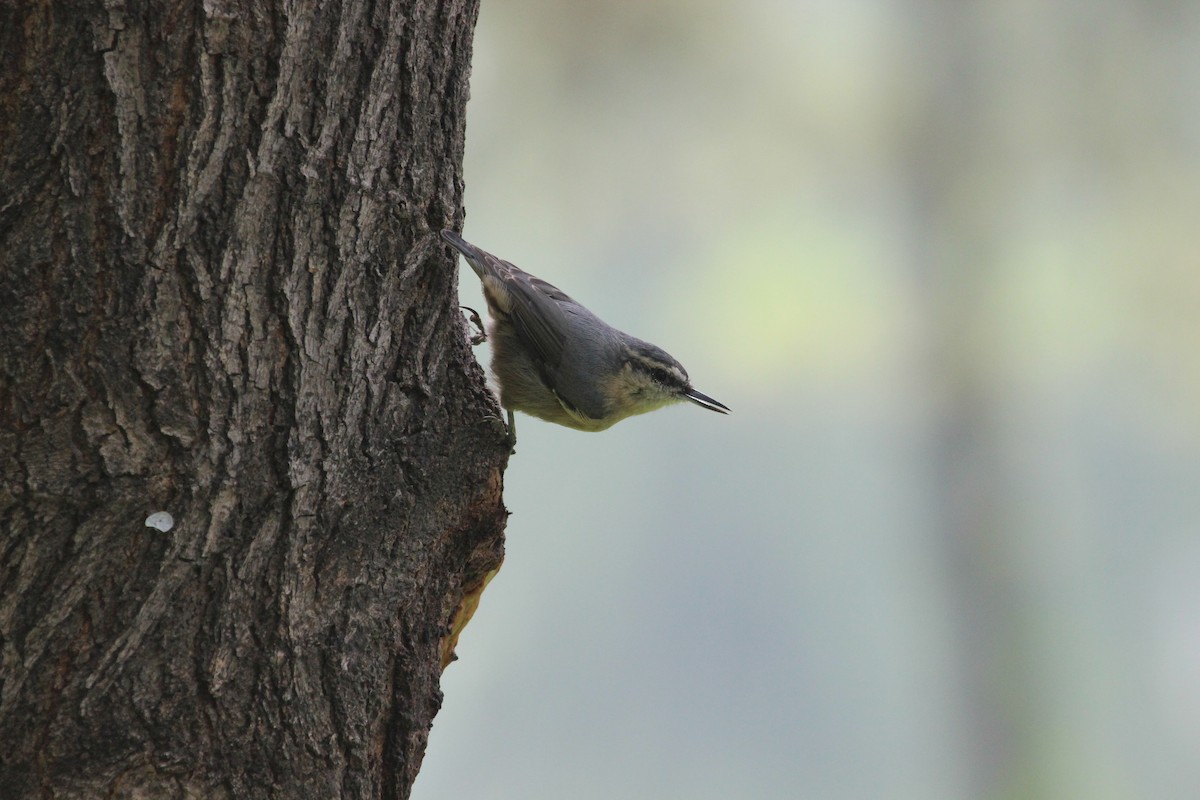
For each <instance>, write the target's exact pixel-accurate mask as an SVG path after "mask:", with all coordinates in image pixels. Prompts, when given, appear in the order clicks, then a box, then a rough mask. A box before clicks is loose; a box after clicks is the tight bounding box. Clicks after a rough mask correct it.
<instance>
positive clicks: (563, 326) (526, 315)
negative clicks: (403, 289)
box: [442, 230, 729, 445]
mask: <svg viewBox="0 0 1200 800" xmlns="http://www.w3.org/2000/svg"><path fill="white" fill-rule="evenodd" d="M442 238H443V239H445V240H446V241H447V242H448V243H449V244H450V245H452V246H453V247H454V249H455V250H457V251H458V252H459V253H461V254H462V255H463V258H465V259H466V262H467V263H468V264H469V265H470V266H471V269H472V270H474V271H475V274H476V275H478V276H479V280H480V282H481V283H482V284H483V296H484V299H485V300H486V301H487V306H488V312H489V313H488V315H489V317H490V318H491V319H490V323H489V325H488V329H487V333H486V338H487V339H488V340H490V341H491V344H492V374H493V375H494V376H495V378H496V383H497V385H498V386H499V389H500V404H501V405H502V406H504V408H505V410H506V411H507V412H508V431H509V433H508V437H509V440H510V443H511V444H514V445H515V443H516V423H515V420H514V418H513V412H514V411H520V412H523V413H525V414H528V415H530V416H533V417H537V418H539V419H542V420H545V421H547V422H553V423H556V424H558V425H564V426H566V427H568V428H574V429H575V430H580V431H603V430H607V429H608V428H611V427H612V426H613V425H615V424H616V423H618V422H620V421H621V420H623V419H626V418H627V417H631V416H634V415H636V414H644V413H646V412H648V411H654V410H655V409H659V408H662V407H663V406H667V405H671V404H673V403H679V402H692V403H695V404H696V405H698V406H700V407H701V408H707V409H708V410H710V411H716V412H718V413H720V414H728V413H729V407H728V406H726V405H724V404H722V403H719V402H717V401H716V400H714V399H713V398H711V397H709V396H708V395H706V394H704V393H702V392H700V391H699V390H697V389H696V388H695V387H693V386H692V382H691V379H690V378H689V377H688V374H687V370H685V369H684V368H683V365H682V364H680V363H679V362H678V361H676V360H675V359H674V358H673V357H672V356H671V355H670V354H668V353H667V352H666V351H665V350H663V349H662V348H661V347H658V346H657V345H653V344H651V343H650V342H646V341H642V340H641V339H638V338H636V337H634V336H630V335H629V334H627V333H624V332H622V331H619V330H617V329H616V328H614V327H612V326H611V325H609V324H608V323H606V322H604V321H603V320H601V319H600V318H599V317H597V316H596V315H595V314H593V313H592V312H591V311H589V310H588V309H587V308H585V307H584V306H583V305H581V304H580V303H579V302H578V301H576V300H574V299H572V298H571V297H570V296H568V295H567V294H566V293H565V292H563V291H562V290H560V289H558V288H557V287H555V286H553V285H551V284H549V283H547V282H546V281H544V280H542V279H541V278H537V277H534V276H533V275H530V274H529V273H528V272H525V271H524V270H521V269H518V268H517V267H516V266H514V265H513V264H511V263H509V262H508V261H504V260H503V259H500V258H497V257H496V256H494V255H492V254H491V253H488V252H487V251H485V250H482V249H480V248H478V247H476V246H475V245H473V244H471V243H470V242H468V241H466V240H465V239H463V238H462V237H461V236H459V235H458V234H457V233H455V232H454V231H452V230H443V231H442ZM477 318H478V315H476V319H477Z"/></svg>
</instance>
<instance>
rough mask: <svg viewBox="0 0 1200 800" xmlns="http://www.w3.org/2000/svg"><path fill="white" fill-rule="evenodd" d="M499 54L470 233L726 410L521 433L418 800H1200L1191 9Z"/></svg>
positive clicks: (809, 25) (558, 36) (576, 34)
mask: <svg viewBox="0 0 1200 800" xmlns="http://www.w3.org/2000/svg"><path fill="white" fill-rule="evenodd" d="M475 41H476V49H475V55H474V75H473V78H472V99H471V102H470V105H469V107H468V108H469V115H468V130H467V141H468V152H467V159H466V186H467V195H466V205H467V221H466V229H465V233H466V237H467V238H468V239H469V240H471V241H473V242H475V243H477V244H479V245H480V246H482V247H484V248H485V249H487V250H490V251H492V252H494V253H496V254H497V255H499V256H501V257H503V258H507V259H509V260H511V261H513V262H515V263H516V264H517V265H518V266H520V267H523V268H525V269H527V270H528V271H530V272H532V273H534V274H536V275H538V276H540V277H543V278H546V279H547V280H549V281H551V282H552V283H554V284H556V285H558V286H559V287H560V288H562V289H563V290H564V291H566V292H568V293H569V294H571V295H573V296H575V297H576V298H578V299H580V300H581V301H582V302H584V303H585V304H586V305H588V306H590V307H591V308H592V309H593V310H594V311H596V312H597V313H598V314H599V315H600V316H601V317H603V318H604V319H605V320H606V321H608V322H609V323H611V324H613V325H616V326H617V327H619V328H622V329H624V330H626V331H628V332H630V333H633V334H634V335H637V336H640V337H641V338H644V339H648V340H650V341H652V342H655V343H657V344H659V345H661V346H662V347H664V348H665V349H666V350H668V351H669V352H670V353H672V354H673V355H674V356H675V357H676V358H678V359H679V360H680V361H681V362H683V364H684V365H685V366H686V367H687V369H688V371H689V372H690V373H691V375H692V378H693V379H694V381H695V383H696V386H697V387H698V388H699V389H701V390H702V391H704V392H706V393H708V394H710V395H712V396H713V397H715V398H717V399H718V400H721V401H722V402H724V403H726V404H727V405H729V406H730V407H731V408H732V409H733V414H732V415H730V416H727V417H722V416H719V415H716V414H712V413H710V412H707V411H704V410H702V409H700V408H698V407H695V406H687V407H684V406H679V407H673V408H669V409H666V410H663V411H658V412H655V413H654V414H651V415H647V416H642V417H637V418H634V419H631V420H628V421H626V422H622V423H621V424H619V425H618V426H616V427H615V428H613V429H611V430H610V431H608V432H605V433H603V434H585V433H579V432H575V431H572V430H568V429H566V428H559V427H554V426H551V425H547V424H545V423H542V422H540V421H538V420H534V419H531V418H529V417H520V416H519V417H518V427H519V428H520V443H519V446H518V449H517V454H516V455H515V456H514V458H513V460H512V462H511V463H510V466H509V469H508V472H507V474H506V492H505V496H506V501H507V504H508V506H509V508H510V509H511V510H512V517H511V519H510V521H509V527H508V551H507V552H508V555H507V560H506V561H505V565H504V569H503V570H502V571H501V572H500V574H499V576H498V577H497V578H496V579H495V580H494V581H493V582H492V584H491V585H490V587H489V588H488V590H487V592H486V593H485V594H484V597H483V603H482V605H481V607H480V610H479V612H478V614H477V615H476V616H475V618H474V620H473V621H472V623H471V624H470V626H469V627H468V628H467V629H466V631H465V633H464V634H463V636H462V639H461V641H460V643H459V647H458V654H459V656H460V660H459V661H458V662H457V663H455V664H453V665H452V666H451V667H450V668H449V669H448V670H447V672H446V674H445V676H444V679H443V689H444V691H445V703H444V706H443V709H442V711H441V713H440V714H439V715H438V717H437V718H436V720H435V722H434V726H433V731H432V734H431V738H430V742H429V749H428V754H427V756H426V759H425V765H424V768H423V770H422V772H421V774H420V777H419V778H418V780H417V784H416V789H415V794H414V796H415V797H417V798H467V797H469V798H472V799H473V800H488V799H489V798H521V800H542V799H543V798H544V799H545V800H561V799H562V798H570V799H571V800H591V799H592V798H596V799H599V798H604V799H605V800H608V799H610V798H628V799H632V800H641V799H642V798H647V799H652V800H658V799H659V798H688V799H689V800H706V799H707V798H712V799H713V800H716V799H717V798H720V799H721V800H725V799H726V798H756V799H757V798H809V797H811V798H821V800H839V799H840V798H889V800H892V799H893V798H912V800H938V799H939V798H948V799H955V798H971V799H974V798H980V799H981V800H993V799H1007V798H1013V799H1014V800H1016V799H1017V798H1020V799H1022V800H1024V799H1026V798H1048V799H1049V798H1053V799H1054V800H1060V799H1061V798H1081V799H1083V798H1086V799H1087V800H1118V799H1120V798H1130V799H1133V798H1137V799H1138V800H1142V799H1143V798H1154V799H1158V798H1164V799H1167V800H1172V799H1174V798H1180V799H1181V800H1183V799H1185V798H1186V799H1187V800H1192V798H1196V797H1200V414H1198V410H1200V356H1198V353H1197V342H1200V4H1196V3H1192V2H1186V0H1177V1H1176V2H1171V1H1170V0H1163V1H1161V2H1142V3H1136V4H1134V3H1128V2H1116V0H1109V1H1105V0H1091V1H1090V2H1050V0H1023V1H1022V2H1015V3H983V2H966V3H963V2H952V1H951V0H903V1H902V2H881V1H880V0H875V1H874V2H872V1H871V0H837V2H833V1H832V0H824V1H821V0H746V1H745V2H738V3H730V2H717V1H716V0H689V2H683V0H656V1H654V2H647V1H646V0H638V1H637V2H632V0H627V1H626V2H596V0H590V1H588V2H573V3H562V2H557V1H556V0H510V1H509V2H503V3H501V2H484V3H483V10H482V14H481V16H480V19H479V24H478V28H477V33H476V40H475ZM462 272H464V273H465V275H463V280H462V292H461V297H462V302H463V303H465V304H467V305H474V306H478V307H479V308H481V309H482V308H483V305H482V301H481V299H480V292H479V286H478V282H477V281H476V280H475V279H474V277H473V276H472V275H471V274H470V272H469V271H468V270H466V269H465V268H463V269H462ZM468 277H469V279H468ZM476 352H477V353H478V355H479V357H480V359H481V360H482V361H485V362H486V361H487V359H488V358H489V354H488V353H487V352H486V347H481V348H479V349H478V350H477V351H476Z"/></svg>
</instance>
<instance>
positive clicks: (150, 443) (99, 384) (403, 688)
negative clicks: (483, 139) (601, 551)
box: [0, 0, 507, 798]
mask: <svg viewBox="0 0 1200 800" xmlns="http://www.w3.org/2000/svg"><path fill="white" fill-rule="evenodd" d="M476 13H477V8H476V4H475V2H474V1H473V0H445V2H426V1H425V0H407V1H406V0H391V1H390V2H389V0H384V1H383V2H379V3H366V2H362V0H343V2H340V3H329V4H320V3H315V4H309V3H304V2H298V3H290V4H276V5H273V6H264V5H263V4H261V3H255V2H251V1H250V0H212V1H211V2H210V1H209V0H205V2H203V3H200V2H184V3H176V2H166V0H129V2H123V1H122V0H116V1H115V2H112V1H109V2H103V3H102V2H99V0H96V1H95V2H90V3H79V4H70V7H69V8H68V7H67V6H65V5H63V4H59V3H36V4H35V3H16V4H5V6H4V7H3V8H2V9H0V59H2V60H3V67H2V68H0V309H2V310H3V313H2V314H0V469H2V470H3V473H2V477H0V524H2V528H0V536H2V538H0V796H3V797H5V798H23V797H31V796H38V797H41V796H57V797H100V796H106V797H107V796H137V797H148V798H152V797H184V796H188V797H210V798H211V797H238V798H242V797H266V796H272V797H284V796H291V797H322V798H326V797H355V798H359V797H405V796H407V795H408V793H409V791H410V788H411V785H412V781H413V779H414V777H415V775H416V772H417V769H418V768H419V766H420V762H421V758H422V755H423V753H424V747H425V741H426V735H427V732H428V729H429V726H430V723H431V720H432V718H433V715H434V714H435V712H436V711H437V709H438V707H439V703H440V693H439V689H438V684H439V676H440V673H441V669H442V666H443V660H444V658H448V657H449V653H450V651H451V649H452V647H453V636H452V635H451V633H450V632H451V630H452V629H453V630H454V631H457V628H458V627H459V625H458V623H460V622H461V621H462V620H461V618H456V614H457V611H458V609H459V608H460V607H464V600H465V601H466V603H465V605H466V606H470V604H471V602H472V601H473V600H474V599H475V598H474V597H473V594H474V593H476V592H477V591H478V590H479V589H480V588H481V586H482V584H483V582H484V581H485V579H486V577H487V576H488V575H489V574H491V573H492V572H493V571H494V570H495V569H497V568H498V566H499V563H500V558H501V552H502V529H503V525H504V520H505V512H504V509H503V506H502V503H501V487H502V480H501V477H502V470H503V467H504V465H505V462H506V459H507V453H506V450H505V447H504V444H503V441H502V431H501V430H499V429H498V427H497V426H495V425H493V424H491V423H490V422H489V421H488V420H487V417H488V416H489V415H492V416H496V415H498V409H497V408H496V406H495V405H494V401H493V400H492V399H491V396H490V395H489V393H488V392H487V390H486V388H485V384H484V381H483V376H482V373H481V371H480V370H479V368H478V365H477V364H476V362H475V360H474V358H473V357H472V355H471V353H470V350H469V347H468V346H467V345H466V343H465V340H464V335H463V329H462V322H461V316H460V313H459V311H458V310H457V308H456V299H455V295H456V285H455V276H456V273H455V268H454V264H453V262H452V261H451V256H450V254H449V252H448V248H446V247H443V246H442V245H441V244H440V240H439V238H438V236H437V233H438V230H439V229H440V228H442V227H445V226H448V225H452V224H454V223H455V221H456V219H458V218H459V205H460V196H461V187H462V184H461V179H460V178H459V174H458V171H459V169H460V165H461V161H462V154H463V114H464V107H465V103H466V92H467V78H468V74H469V66H470V64H469V61H470V54H471V35H472V29H473V26H474V21H475V17H476ZM156 511H166V512H169V513H170V514H171V515H173V518H174V525H173V527H172V528H171V529H170V530H168V531H165V532H163V531H159V530H156V529H154V528H151V527H147V526H146V525H145V524H144V521H145V520H146V518H147V516H148V515H149V514H150V513H152V512H156Z"/></svg>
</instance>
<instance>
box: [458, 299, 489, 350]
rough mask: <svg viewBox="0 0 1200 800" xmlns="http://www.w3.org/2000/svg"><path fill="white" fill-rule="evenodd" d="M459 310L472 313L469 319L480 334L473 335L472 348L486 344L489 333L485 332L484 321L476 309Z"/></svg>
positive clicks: (463, 307) (464, 307)
mask: <svg viewBox="0 0 1200 800" xmlns="http://www.w3.org/2000/svg"><path fill="white" fill-rule="evenodd" d="M459 308H461V309H463V310H464V311H470V312H471V313H470V314H468V315H467V319H469V320H471V324H473V325H474V326H475V329H476V330H477V331H478V333H473V334H471V344H472V346H474V345H479V344H483V343H484V342H486V341H487V338H488V337H487V331H486V330H484V327H483V320H482V319H480V318H479V312H478V311H476V310H475V309H473V308H471V307H470V306H459Z"/></svg>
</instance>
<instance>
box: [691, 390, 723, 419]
mask: <svg viewBox="0 0 1200 800" xmlns="http://www.w3.org/2000/svg"><path fill="white" fill-rule="evenodd" d="M683 396H684V397H686V398H687V399H688V400H691V401H692V402H693V403H695V404H696V405H698V406H700V407H701V408H707V409H708V410H709V411H716V412H717V413H718V414H728V413H729V407H728V406H726V405H724V404H723V403H718V402H717V401H716V400H713V399H712V398H711V397H709V396H708V395H706V394H704V393H703V392H697V391H696V390H695V389H693V388H691V387H690V386H689V387H688V388H687V389H684V390H683Z"/></svg>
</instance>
